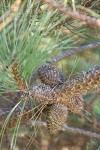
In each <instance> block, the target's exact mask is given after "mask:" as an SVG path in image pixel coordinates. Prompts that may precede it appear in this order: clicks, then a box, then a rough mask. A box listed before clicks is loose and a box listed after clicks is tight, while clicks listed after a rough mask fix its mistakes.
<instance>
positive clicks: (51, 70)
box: [35, 64, 84, 134]
mask: <svg viewBox="0 0 100 150" xmlns="http://www.w3.org/2000/svg"><path fill="white" fill-rule="evenodd" d="M37 75H38V78H39V79H40V80H41V82H42V83H41V84H40V85H38V86H36V89H35V90H37V91H38V94H40V95H44V89H45V87H46V85H47V87H46V88H47V89H45V91H47V92H46V93H45V94H46V95H45V96H47V95H48V94H49V92H50V89H51V90H55V87H56V86H59V84H62V83H64V82H66V81H65V78H64V75H63V73H62V72H60V71H59V70H58V69H57V68H56V67H55V66H52V65H48V64H47V65H45V66H43V67H41V68H40V69H39V70H38V73H37ZM67 100H68V106H64V105H63V104H59V103H58V104H57V103H55V104H51V105H48V106H47V107H48V109H47V119H46V121H47V128H48V130H49V133H50V134H54V133H57V132H58V131H59V130H61V129H62V127H63V126H64V124H66V123H67V120H68V114H69V113H70V112H71V113H74V114H79V113H80V112H81V111H82V109H83V107H84V102H83V98H82V95H81V94H80V95H76V96H74V97H72V98H71V99H66V101H67ZM38 102H41V99H39V100H38Z"/></svg>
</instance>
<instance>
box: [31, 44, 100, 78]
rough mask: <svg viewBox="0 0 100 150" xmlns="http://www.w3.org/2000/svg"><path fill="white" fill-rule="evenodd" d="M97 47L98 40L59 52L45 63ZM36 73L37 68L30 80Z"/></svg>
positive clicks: (51, 62) (99, 45)
mask: <svg viewBox="0 0 100 150" xmlns="http://www.w3.org/2000/svg"><path fill="white" fill-rule="evenodd" d="M98 47H100V42H97V43H92V44H88V45H84V46H80V47H79V48H76V49H72V50H68V51H66V52H64V53H62V54H59V55H58V56H56V57H54V58H53V59H51V60H50V61H47V64H54V63H57V62H58V61H60V60H62V59H65V58H67V57H69V56H72V55H75V54H78V53H80V52H84V51H86V50H92V49H95V48H98ZM37 75H38V70H37V71H36V72H35V73H34V74H33V75H32V78H31V81H32V80H34V79H35V78H36V77H37Z"/></svg>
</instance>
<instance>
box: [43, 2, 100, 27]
mask: <svg viewBox="0 0 100 150" xmlns="http://www.w3.org/2000/svg"><path fill="white" fill-rule="evenodd" d="M44 1H45V2H46V3H48V4H49V5H50V6H52V7H53V8H56V9H58V11H60V12H61V13H63V14H65V15H69V16H70V17H72V18H73V19H76V20H79V21H84V22H86V24H88V25H90V26H96V27H100V19H96V18H92V17H88V16H86V15H83V14H79V13H78V12H74V11H72V10H71V9H70V8H68V7H64V6H63V5H60V4H58V3H57V2H56V1H54V0H44Z"/></svg>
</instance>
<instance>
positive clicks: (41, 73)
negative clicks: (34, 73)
mask: <svg viewBox="0 0 100 150" xmlns="http://www.w3.org/2000/svg"><path fill="white" fill-rule="evenodd" d="M38 77H39V79H40V80H41V82H42V83H44V84H46V85H49V86H50V87H52V88H53V87H55V86H56V85H58V84H60V83H63V82H64V80H65V79H64V76H63V73H62V72H60V71H59V70H58V69H57V68H56V67H55V66H51V65H45V66H43V67H41V68H40V69H39V70H38Z"/></svg>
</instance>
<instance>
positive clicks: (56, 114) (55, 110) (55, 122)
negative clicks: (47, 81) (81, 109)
mask: <svg viewBox="0 0 100 150" xmlns="http://www.w3.org/2000/svg"><path fill="white" fill-rule="evenodd" d="M67 117H68V108H67V107H66V106H64V105H62V104H53V105H51V106H49V110H48V113H47V129H48V131H49V133H50V134H55V133H57V132H58V131H59V130H61V128H62V126H63V125H64V124H65V123H66V121H67Z"/></svg>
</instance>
